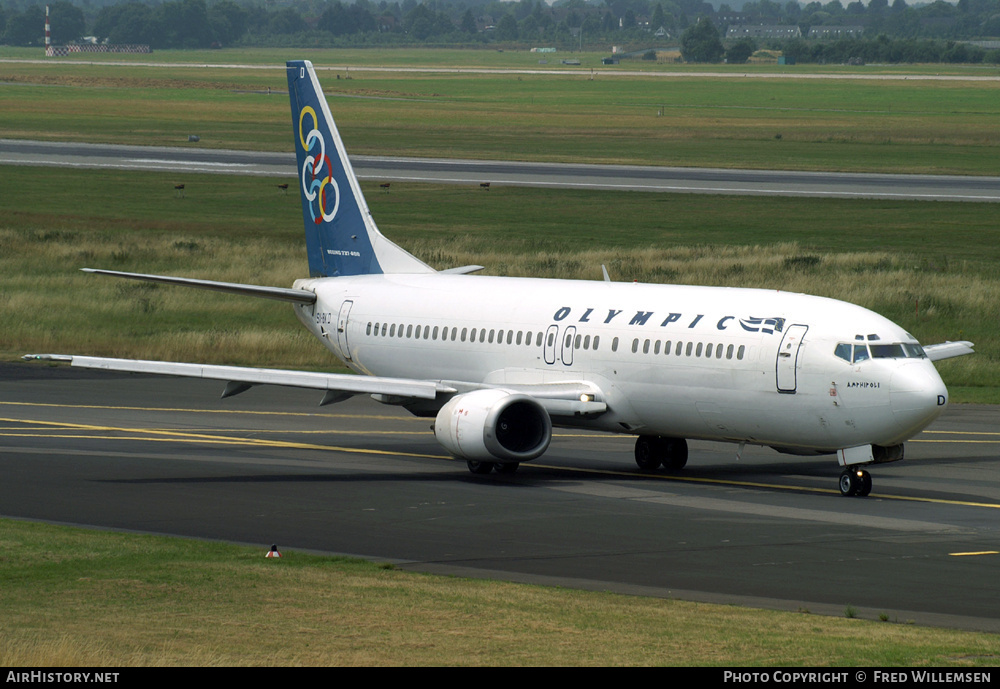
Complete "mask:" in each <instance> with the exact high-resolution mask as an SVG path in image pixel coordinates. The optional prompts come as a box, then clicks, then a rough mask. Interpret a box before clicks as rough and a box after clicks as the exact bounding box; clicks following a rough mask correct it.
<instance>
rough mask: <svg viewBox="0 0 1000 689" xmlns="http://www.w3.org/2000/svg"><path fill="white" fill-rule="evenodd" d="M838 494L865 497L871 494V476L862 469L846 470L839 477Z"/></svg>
mask: <svg viewBox="0 0 1000 689" xmlns="http://www.w3.org/2000/svg"><path fill="white" fill-rule="evenodd" d="M839 485H840V494H841V495H843V496H844V497H850V496H852V495H856V496H858V497H862V498H863V497H865V496H867V495H868V494H869V493H871V492H872V475H871V474H869V473H868V472H867V471H865V470H864V469H847V470H846V471H844V473H842V474H841V475H840V483H839Z"/></svg>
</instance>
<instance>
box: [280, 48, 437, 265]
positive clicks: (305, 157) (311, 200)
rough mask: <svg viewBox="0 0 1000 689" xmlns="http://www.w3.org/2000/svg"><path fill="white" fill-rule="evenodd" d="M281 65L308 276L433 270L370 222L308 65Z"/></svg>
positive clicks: (363, 198) (310, 66)
mask: <svg viewBox="0 0 1000 689" xmlns="http://www.w3.org/2000/svg"><path fill="white" fill-rule="evenodd" d="M285 66H286V68H287V70H288V95H289V98H290V99H291V103H292V129H293V132H294V138H295V156H296V159H297V160H298V176H299V191H300V192H301V194H302V219H303V222H304V223H305V229H306V247H307V249H308V252H309V274H310V275H311V276H312V277H334V276H338V275H367V274H370V273H430V272H433V268H431V267H430V266H428V265H427V264H425V263H423V262H422V261H420V260H419V259H417V258H415V257H414V256H412V255H410V254H409V253H407V252H406V251H404V250H403V249H401V248H399V247H398V246H396V245H395V244H393V243H392V242H390V241H389V240H388V239H386V238H385V237H384V236H383V235H382V233H381V232H379V231H378V227H376V226H375V221H374V220H373V219H372V217H371V211H369V210H368V204H367V203H366V202H365V197H364V195H363V194H362V193H361V187H360V186H359V185H358V179H357V177H355V176H354V170H353V168H351V162H350V161H349V160H348V158H347V153H346V152H345V151H344V144H343V142H342V141H341V140H340V133H339V132H338V131H337V125H335V124H334V123H333V116H332V115H331V114H330V108H329V106H328V105H327V103H326V98H325V97H324V96H323V91H322V89H320V85H319V80H318V79H317V78H316V72H315V71H314V70H313V66H312V63H311V62H309V61H308V60H296V61H290V62H287V63H286V65H285Z"/></svg>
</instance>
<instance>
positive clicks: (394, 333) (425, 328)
mask: <svg viewBox="0 0 1000 689" xmlns="http://www.w3.org/2000/svg"><path fill="white" fill-rule="evenodd" d="M365 334H366V335H373V336H376V337H403V338H407V339H413V340H421V339H423V340H442V341H446V340H451V341H452V342H457V341H461V342H476V341H477V339H478V341H479V342H489V343H490V344H493V343H494V342H497V343H498V344H503V342H504V338H505V337H506V339H507V344H518V345H520V344H524V345H527V346H528V347H530V346H531V339H532V332H531V331H530V330H529V331H527V332H525V331H522V330H516V331H515V330H496V329H490V330H489V331H487V330H486V328H472V329H471V330H470V329H469V328H462V329H461V330H459V329H458V328H457V327H454V328H452V327H448V326H444V327H441V326H438V325H435V326H430V325H413V324H412V323H410V324H407V325H405V326H404V325H403V324H402V323H400V324H398V325H397V324H396V323H374V324H373V323H369V324H368V327H367V328H366V329H365ZM588 339H589V338H588ZM594 339H595V340H596V339H597V338H594ZM535 346H536V347H541V346H542V333H541V332H538V333H537V334H536V337H535Z"/></svg>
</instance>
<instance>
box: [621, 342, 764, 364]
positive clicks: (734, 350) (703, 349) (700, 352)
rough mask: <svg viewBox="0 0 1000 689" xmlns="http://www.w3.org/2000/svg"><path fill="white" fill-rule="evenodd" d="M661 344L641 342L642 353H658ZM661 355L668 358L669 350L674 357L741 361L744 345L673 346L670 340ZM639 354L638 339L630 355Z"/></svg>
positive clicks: (692, 344)
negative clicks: (724, 358) (734, 358)
mask: <svg viewBox="0 0 1000 689" xmlns="http://www.w3.org/2000/svg"><path fill="white" fill-rule="evenodd" d="M616 344H617V343H612V345H611V349H612V350H615V349H616V348H617V347H616ZM660 347H661V342H660V340H644V341H643V342H642V353H643V354H649V352H650V349H652V352H653V354H659V353H660ZM662 348H663V353H664V354H665V355H667V356H670V352H671V349H672V350H673V354H674V356H681V355H684V356H696V357H700V356H704V357H705V358H706V359H711V358H712V357H715V358H716V359H721V358H722V357H723V356H725V357H726V358H727V359H732V358H733V357H734V356H735V357H736V359H738V360H740V361H742V360H743V357H744V355H745V354H746V345H740V346H739V347H737V346H736V345H725V344H723V343H721V342H720V343H719V344H713V343H711V342H709V343H708V344H705V343H703V342H687V343H684V342H681V341H678V342H677V343H676V344H674V343H673V342H672V341H671V340H667V341H666V342H663V343H662ZM638 352H639V338H636V339H634V340H632V353H633V354H637V353H638Z"/></svg>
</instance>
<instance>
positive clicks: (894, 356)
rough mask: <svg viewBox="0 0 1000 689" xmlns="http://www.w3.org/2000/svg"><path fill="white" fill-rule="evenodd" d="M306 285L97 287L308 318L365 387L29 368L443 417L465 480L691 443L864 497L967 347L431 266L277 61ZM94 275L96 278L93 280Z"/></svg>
mask: <svg viewBox="0 0 1000 689" xmlns="http://www.w3.org/2000/svg"><path fill="white" fill-rule="evenodd" d="M287 68H288V91H289V94H290V97H291V106H292V130H293V132H294V138H295V149H296V153H297V158H298V175H299V187H300V191H301V195H302V217H303V221H304V224H305V234H306V246H307V249H308V256H309V272H310V277H309V278H308V279H302V280H296V281H295V283H294V285H293V286H292V287H291V288H279V287H260V286H254V285H241V284H233V283H221V282H214V281H209V280H196V279H190V278H177V277H167V276H157V275H143V274H135V273H120V272H115V271H104V270H91V271H90V272H95V273H104V274H108V275H116V276H119V277H125V278H132V279H137V280H149V281H154V282H164V283H171V284H180V285H187V286H192V287H200V288H204V289H212V290H219V291H223V292H231V293H237V294H245V295H249V296H256V297H266V298H270V299H277V300H281V301H287V302H291V304H292V308H294V309H295V314H296V315H297V316H298V318H299V320H301V321H302V323H303V324H304V325H305V326H306V328H308V329H309V331H310V332H311V333H312V334H313V335H315V336H316V337H317V338H318V339H319V341H320V342H322V343H323V345H324V346H325V347H327V348H328V349H329V350H330V351H331V352H333V354H334V355H336V356H337V358H339V359H340V360H341V361H343V362H344V363H345V364H346V365H347V366H348V367H350V368H351V369H352V370H353V371H355V372H356V373H358V374H362V375H352V374H324V373H310V372H296V371H283V370H272V369H255V368H241V367H234V366H208V365H200V364H183V363H171V362H158V361H134V360H128V359H109V358H97V357H87V356H75V355H74V356H69V355H30V356H29V357H25V358H43V359H50V360H53V359H54V360H58V361H71V362H72V364H73V365H74V366H84V367H88V368H101V369H112V370H117V371H134V372H140V373H161V374H168V375H177V376H190V377H195V378H212V379H218V380H220V381H225V382H226V386H225V391H224V392H223V397H227V396H230V395H234V394H238V393H240V392H243V391H244V390H247V389H248V388H250V387H251V386H253V385H267V384H269V385H288V386H296V387H305V388H316V389H318V390H321V391H323V399H322V402H321V403H322V404H329V403H332V402H338V401H341V400H344V399H347V398H348V397H350V396H352V395H359V394H368V395H371V396H372V397H373V398H374V399H376V400H378V401H379V402H383V403H386V404H395V405H401V406H403V407H405V408H406V409H408V410H409V411H410V412H412V413H413V414H416V415H420V416H429V417H434V434H435V436H436V438H437V440H438V442H439V443H441V445H443V446H444V447H445V448H446V449H447V450H448V451H449V452H451V453H452V454H454V455H456V456H457V457H460V458H462V459H465V460H467V462H468V466H469V469H470V470H471V471H473V472H475V473H488V472H490V471H498V472H512V471H515V470H516V469H517V467H518V465H519V464H520V463H521V462H527V461H529V460H532V459H535V458H536V457H538V456H540V455H541V454H542V453H543V452H545V450H546V448H548V446H549V441H550V439H551V437H552V428H553V426H554V425H555V426H572V427H580V428H588V429H595V430H601V431H608V432H613V433H628V434H631V435H635V436H637V438H636V443H635V461H636V462H637V464H638V465H639V467H640V468H641V469H644V470H654V469H657V468H658V467H660V466H663V467H666V468H667V469H671V470H676V469H680V468H682V467H683V466H684V465H685V463H686V462H687V458H688V449H687V439H689V438H697V439H703V440H715V441H722V442H729V443H736V444H738V445H739V446H740V450H742V448H743V446H744V445H745V444H747V443H750V444H755V445H766V446H770V447H773V448H774V449H776V450H778V451H780V452H790V453H795V454H801V455H826V454H829V455H836V456H837V457H838V459H839V462H840V465H841V466H843V467H844V471H843V473H842V475H841V477H840V482H839V483H840V491H841V492H842V493H843V494H844V495H867V494H868V493H869V492H870V490H871V477H870V475H869V473H868V472H867V471H865V470H864V469H862V466H864V465H867V464H872V463H878V462H890V461H895V460H898V459H902V457H903V441H905V440H907V439H908V438H910V437H912V436H913V435H914V434H916V433H918V432H919V431H920V430H922V429H923V428H925V427H926V426H927V425H928V424H930V423H931V422H932V421H933V420H934V419H935V418H937V417H938V415H939V414H940V413H941V412H942V410H943V409H944V408H945V405H946V404H947V402H948V391H947V390H946V389H945V386H944V383H942V381H941V378H940V376H939V375H938V373H937V370H936V369H935V368H934V365H933V363H931V362H932V361H933V360H937V359H943V358H947V357H952V356H960V355H962V354H968V353H971V352H972V346H971V343H968V342H949V343H945V344H940V345H931V346H927V347H921V346H920V345H919V344H918V343H917V340H916V338H914V337H913V335H911V334H909V333H908V332H906V331H904V330H903V329H902V328H901V327H899V326H898V325H896V324H895V323H892V322H891V321H889V320H887V319H885V318H883V317H882V316H879V315H878V314H876V313H873V312H871V311H869V310H867V309H864V308H861V307H860V306H855V305H853V304H848V303H845V302H842V301H837V300H834V299H827V298H822V297H814V296H808V295H805V294H795V293H789V292H780V291H772V290H760V289H740V288H722V287H694V286H682V285H646V284H635V283H613V282H610V281H609V280H607V276H606V275H605V280H604V281H593V282H587V281H576V280H548V279H533V278H504V277H484V276H473V275H469V274H468V273H472V272H475V271H477V270H479V267H478V266H468V267H465V268H455V269H451V270H444V271H436V270H434V269H433V268H431V267H430V266H428V265H427V264H425V263H423V262H422V261H420V260H418V259H417V258H415V257H414V256H412V255H410V254H409V253H407V252H406V251H404V250H403V249H401V248H400V247H398V246H396V245H395V244H393V243H392V242H391V241H389V240H388V239H386V238H385V237H384V236H383V235H382V234H381V233H380V232H379V230H378V228H377V227H376V225H375V221H374V220H373V219H372V216H371V213H370V212H369V210H368V205H367V203H366V202H365V198H364V196H363V195H362V193H361V188H360V186H359V184H358V180H357V178H356V177H355V175H354V171H353V169H352V168H351V163H350V161H349V160H348V158H347V153H346V152H345V150H344V145H343V142H342V141H341V139H340V134H339V133H338V131H337V127H336V125H335V124H334V121H333V117H332V115H331V114H330V109H329V106H328V105H327V102H326V99H325V97H324V96H323V93H322V91H321V89H320V85H319V81H318V80H317V78H316V73H315V72H314V70H313V67H312V64H311V63H309V62H307V61H295V62H289V63H288V64H287ZM88 270H89V269H88Z"/></svg>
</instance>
